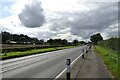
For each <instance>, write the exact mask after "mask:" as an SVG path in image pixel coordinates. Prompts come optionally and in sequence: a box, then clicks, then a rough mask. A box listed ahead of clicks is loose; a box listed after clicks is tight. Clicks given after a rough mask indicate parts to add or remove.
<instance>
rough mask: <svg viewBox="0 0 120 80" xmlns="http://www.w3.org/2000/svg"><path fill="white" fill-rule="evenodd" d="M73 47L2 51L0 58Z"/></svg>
mask: <svg viewBox="0 0 120 80" xmlns="http://www.w3.org/2000/svg"><path fill="white" fill-rule="evenodd" d="M73 47H75V46H67V47H56V48H44V49H33V50H28V51H22V52H8V53H4V54H2V55H0V58H1V59H2V60H5V59H11V58H17V57H22V56H27V55H33V54H39V53H44V52H50V51H56V50H61V49H67V48H73Z"/></svg>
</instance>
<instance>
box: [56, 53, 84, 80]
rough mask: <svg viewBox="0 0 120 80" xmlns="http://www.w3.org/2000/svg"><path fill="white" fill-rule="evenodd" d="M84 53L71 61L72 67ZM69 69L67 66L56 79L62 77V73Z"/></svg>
mask: <svg viewBox="0 0 120 80" xmlns="http://www.w3.org/2000/svg"><path fill="white" fill-rule="evenodd" d="M83 54H84V53H82V54H80V55H79V56H78V57H77V58H76V59H75V60H74V61H73V62H72V63H71V65H70V66H71V67H72V66H73V64H74V63H75V62H76V61H77V60H78V59H79V58H80V57H81V56H82V55H83ZM66 70H67V68H65V69H64V70H63V71H62V72H61V73H60V74H58V75H57V76H56V77H55V79H54V80H56V79H58V78H60V77H61V76H62V74H63V73H64V72H65V71H66Z"/></svg>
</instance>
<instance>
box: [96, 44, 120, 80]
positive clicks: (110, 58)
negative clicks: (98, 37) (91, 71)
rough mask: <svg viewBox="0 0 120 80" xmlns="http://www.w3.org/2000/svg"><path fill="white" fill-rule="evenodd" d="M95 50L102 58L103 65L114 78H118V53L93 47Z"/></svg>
mask: <svg viewBox="0 0 120 80" xmlns="http://www.w3.org/2000/svg"><path fill="white" fill-rule="evenodd" d="M95 48H96V49H95V50H96V52H97V53H99V54H100V56H101V57H102V58H103V60H104V63H105V64H106V66H107V68H108V69H109V70H110V72H111V73H112V75H113V76H114V77H115V78H118V74H119V73H120V72H119V71H118V53H117V52H116V51H114V50H112V49H109V48H104V47H101V46H95Z"/></svg>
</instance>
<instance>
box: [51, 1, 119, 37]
mask: <svg viewBox="0 0 120 80" xmlns="http://www.w3.org/2000/svg"><path fill="white" fill-rule="evenodd" d="M92 4H93V3H92ZM94 4H96V5H97V6H96V7H97V8H96V9H94V10H91V11H89V12H86V13H81V12H75V13H74V12H73V13H69V12H65V13H58V14H59V15H63V17H61V18H60V19H58V20H57V22H59V23H60V24H58V23H57V24H56V25H53V27H52V28H51V30H56V29H57V31H59V30H61V29H64V28H63V26H66V28H68V27H69V28H71V30H70V32H71V34H73V35H76V36H80V37H82V39H88V38H89V37H90V36H91V35H93V34H94V33H96V32H100V33H101V32H104V30H105V29H106V28H109V26H110V25H112V24H114V23H115V22H116V21H117V19H118V6H117V4H118V3H117V2H116V3H115V2H114V3H113V2H99V3H94ZM68 17H71V18H73V19H74V21H70V20H68ZM54 22H55V23H56V21H54ZM106 34H110V33H107V32H106ZM111 34H112V32H111ZM113 34H114V35H115V34H116V33H113ZM116 35H117V34H116Z"/></svg>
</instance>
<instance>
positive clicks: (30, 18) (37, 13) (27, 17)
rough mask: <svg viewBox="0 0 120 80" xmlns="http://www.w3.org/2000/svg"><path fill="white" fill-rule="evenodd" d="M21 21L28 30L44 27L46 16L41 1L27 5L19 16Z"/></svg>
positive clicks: (34, 1)
mask: <svg viewBox="0 0 120 80" xmlns="http://www.w3.org/2000/svg"><path fill="white" fill-rule="evenodd" d="M19 19H20V21H21V23H22V24H23V25H25V26H26V27H28V28H34V27H40V26H43V24H44V23H45V16H44V13H43V8H42V7H41V2H40V1H39V0H37V1H36V0H33V1H32V3H31V4H27V5H25V8H24V9H23V11H22V12H21V13H20V14H19Z"/></svg>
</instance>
